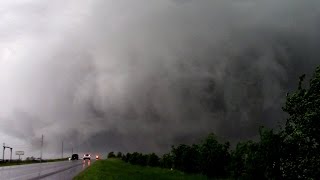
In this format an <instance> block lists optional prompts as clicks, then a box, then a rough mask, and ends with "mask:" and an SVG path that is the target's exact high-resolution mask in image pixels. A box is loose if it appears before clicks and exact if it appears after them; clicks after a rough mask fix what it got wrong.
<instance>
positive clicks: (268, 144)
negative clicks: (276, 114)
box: [230, 128, 281, 179]
mask: <svg viewBox="0 0 320 180" xmlns="http://www.w3.org/2000/svg"><path fill="white" fill-rule="evenodd" d="M280 150H281V137H280V135H279V134H275V133H274V132H273V131H272V130H267V129H264V128H261V129H260V142H253V141H247V142H242V143H238V144H237V146H236V149H235V150H234V151H232V152H231V163H230V170H231V174H232V176H233V177H234V178H236V179H237V178H240V177H241V178H245V179H279V178H280V177H281V173H280V166H279V165H280V155H281V151H280Z"/></svg>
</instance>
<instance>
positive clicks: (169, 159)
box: [160, 153, 173, 169]
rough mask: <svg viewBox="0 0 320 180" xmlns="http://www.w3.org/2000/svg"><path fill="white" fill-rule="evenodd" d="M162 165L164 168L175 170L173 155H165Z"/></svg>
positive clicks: (161, 161)
mask: <svg viewBox="0 0 320 180" xmlns="http://www.w3.org/2000/svg"><path fill="white" fill-rule="evenodd" d="M160 165H161V167H163V168H169V169H171V168H173V156H172V154H171V153H167V154H164V155H163V156H162V158H161V159H160Z"/></svg>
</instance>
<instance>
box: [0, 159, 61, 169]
mask: <svg viewBox="0 0 320 180" xmlns="http://www.w3.org/2000/svg"><path fill="white" fill-rule="evenodd" d="M66 160H67V159H66V158H63V159H43V160H42V163H47V162H57V161H66ZM35 163H40V161H39V160H24V161H17V160H13V161H12V162H0V167H4V166H16V165H26V164H35Z"/></svg>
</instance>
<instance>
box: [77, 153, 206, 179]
mask: <svg viewBox="0 0 320 180" xmlns="http://www.w3.org/2000/svg"><path fill="white" fill-rule="evenodd" d="M86 179H88V180H89V179H90V180H95V179H96V180H100V179H110V180H112V179H139V180H140V179H141V180H143V179H145V180H149V179H159V180H161V179H172V180H175V179H177V180H178V179H179V180H180V179H186V180H188V179H190V180H205V179H207V178H206V177H205V176H202V175H190V174H186V173H183V172H181V171H177V170H169V169H163V168H159V167H142V166H137V165H131V164H128V163H125V162H123V161H122V160H120V159H116V158H108V159H107V160H98V161H96V162H95V163H93V164H92V165H91V166H90V167H89V168H87V169H86V170H84V171H83V172H81V173H80V174H79V175H78V176H77V177H75V178H74V180H86Z"/></svg>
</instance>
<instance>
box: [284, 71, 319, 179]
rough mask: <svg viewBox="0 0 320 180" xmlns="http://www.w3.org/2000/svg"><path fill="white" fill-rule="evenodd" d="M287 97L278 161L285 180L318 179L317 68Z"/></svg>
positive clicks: (301, 80)
mask: <svg viewBox="0 0 320 180" xmlns="http://www.w3.org/2000/svg"><path fill="white" fill-rule="evenodd" d="M304 78H305V75H303V76H301V77H300V81H299V87H298V90H296V91H295V92H293V93H291V94H288V95H287V102H286V105H285V107H284V108H283V110H284V111H285V112H287V113H288V114H289V118H288V119H287V122H286V126H285V129H284V133H283V137H284V144H283V146H284V152H285V153H284V154H283V155H284V156H283V158H282V160H281V167H282V169H283V176H284V177H285V178H302V179H317V178H319V177H320V147H319V144H320V108H319V107H320V66H319V67H318V68H317V69H316V71H315V73H314V75H313V77H312V78H311V80H310V84H309V87H308V88H304V87H303V80H304Z"/></svg>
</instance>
